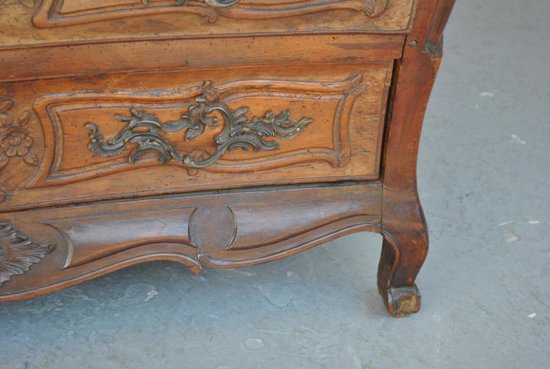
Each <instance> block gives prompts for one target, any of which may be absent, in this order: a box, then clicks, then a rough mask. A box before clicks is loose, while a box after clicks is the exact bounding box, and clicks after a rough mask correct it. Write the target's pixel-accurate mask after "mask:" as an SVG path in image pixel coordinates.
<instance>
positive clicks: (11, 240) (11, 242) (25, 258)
mask: <svg viewBox="0 0 550 369" xmlns="http://www.w3.org/2000/svg"><path fill="white" fill-rule="evenodd" d="M53 249H54V245H41V244H38V243H36V242H34V241H33V240H31V239H29V237H27V236H26V235H25V234H23V233H21V232H20V231H18V230H16V229H15V228H13V227H12V226H11V225H10V224H8V223H0V286H2V285H3V284H4V282H7V281H9V280H10V279H11V278H12V277H13V276H14V275H20V274H24V273H25V272H27V271H28V270H29V269H30V267H31V266H32V265H33V264H36V263H38V262H39V261H40V260H42V259H43V258H44V256H46V255H47V254H48V253H50V251H52V250H53Z"/></svg>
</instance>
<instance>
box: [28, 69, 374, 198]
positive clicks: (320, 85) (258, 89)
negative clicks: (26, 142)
mask: <svg viewBox="0 0 550 369" xmlns="http://www.w3.org/2000/svg"><path fill="white" fill-rule="evenodd" d="M363 79H364V76H363V74H362V73H356V74H353V75H350V76H349V77H348V78H346V79H344V80H341V81H333V82H303V81H287V80H245V81H232V82H227V83H223V84H219V85H214V86H213V88H215V90H216V91H217V93H219V96H220V97H219V100H220V101H230V100H235V99H237V98H243V97H249V96H255V97H257V96H266V97H269V96H273V95H274V94H285V93H291V94H292V98H296V96H299V97H303V98H311V97H312V96H314V97H315V98H316V99H317V100H319V99H320V98H319V97H320V95H321V96H323V97H322V98H321V99H320V100H323V98H325V99H331V100H335V99H337V100H338V106H337V109H336V112H335V116H334V125H333V132H332V133H333V143H334V148H333V149H332V150H329V149H326V148H315V147H310V148H307V149H301V150H295V151H293V152H286V153H284V154H274V155H272V156H270V157H269V158H266V157H264V158H252V159H248V160H244V161H243V160H241V161H239V162H235V161H229V160H223V159H220V160H219V161H217V162H216V163H214V164H212V165H210V166H208V167H207V168H204V169H203V170H205V171H210V172H219V173H224V172H225V173H227V172H243V171H253V170H256V169H257V168H258V165H260V164H261V166H262V168H263V169H266V170H268V169H274V168H279V167H283V166H288V165H293V164H299V163H304V162H311V161H326V162H328V163H329V164H330V165H331V166H333V167H340V166H344V165H346V164H347V163H348V162H349V160H350V158H351V144H350V138H349V122H350V118H351V114H352V110H353V105H354V103H355V100H356V99H357V98H358V97H359V96H360V95H361V93H363V92H364V91H365V89H366V86H365V84H364V83H363ZM202 94H204V90H203V87H202V86H196V87H193V88H188V89H184V90H183V92H181V91H178V92H177V93H162V94H158V93H155V94H152V93H151V91H144V93H143V95H136V94H135V93H131V92H114V93H102V92H83V93H71V94H50V95H46V96H42V97H39V98H37V99H36V101H35V104H34V110H35V113H36V114H37V116H38V118H39V120H40V124H41V125H42V128H43V131H44V142H45V147H44V158H43V160H42V162H41V164H40V167H39V169H38V172H37V174H36V175H35V177H34V178H32V179H31V181H30V182H29V183H28V184H27V185H26V188H38V187H47V186H56V185H63V184H68V183H74V182H80V181H84V180H87V179H91V178H96V177H100V176H106V175H110V174H115V173H117V172H120V171H123V170H127V169H128V168H129V165H132V166H133V167H135V168H142V167H145V166H155V165H159V162H158V161H157V160H142V161H140V162H139V165H135V164H128V162H127V159H126V158H114V159H113V160H112V161H109V162H106V163H101V164H97V165H91V166H88V167H87V168H86V169H85V170H83V169H82V168H79V169H76V170H66V171H61V170H60V167H61V165H62V162H63V137H64V136H63V126H62V123H61V122H60V121H59V116H58V114H57V112H58V111H60V110H62V109H63V108H66V107H68V106H87V107H90V106H93V107H96V106H109V105H112V106H117V107H121V103H124V104H125V105H124V106H126V107H128V108H132V106H133V105H138V106H140V107H147V105H152V106H156V105H155V104H157V105H158V104H161V103H162V104H166V103H171V104H172V105H173V106H175V107H176V108H178V109H179V107H181V106H182V104H183V105H188V102H189V100H190V99H193V98H196V97H198V96H200V95H202ZM283 97H284V95H283ZM129 102H131V104H130V103H129ZM87 104H88V105H87ZM90 104H91V105H90ZM98 104H99V105H98ZM85 123H87V122H83V129H85V127H84V124H85ZM82 149H83V150H88V148H87V147H86V146H85V145H83V147H82ZM171 165H178V163H172V164H171Z"/></svg>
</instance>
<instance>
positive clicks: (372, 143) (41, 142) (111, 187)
mask: <svg viewBox="0 0 550 369" xmlns="http://www.w3.org/2000/svg"><path fill="white" fill-rule="evenodd" d="M391 70H392V64H391V63H381V64H363V65H360V64H353V65H330V66H329V65H317V66H308V67H307V68H305V67H299V66H287V67H277V68H269V69H267V68H266V69H258V68H234V69H225V70H209V71H196V72H193V73H190V72H165V73H148V74H135V75H121V76H110V77H105V76H104V77H95V78H79V79H59V80H51V81H32V82H30V81H29V82H19V83H5V84H3V85H0V86H1V89H0V96H4V97H2V105H1V108H0V109H2V111H3V113H2V117H3V118H2V119H3V128H2V131H1V132H0V134H1V137H0V142H1V144H2V146H1V147H0V150H1V151H0V153H1V156H0V164H1V165H0V166H1V167H2V169H0V184H1V186H0V188H1V189H2V191H3V193H4V194H3V195H2V198H3V202H0V209H2V208H4V209H5V208H11V207H30V206H38V205H40V204H44V205H46V204H52V203H68V202H75V201H93V200H97V199H108V198H120V197H132V196H139V195H148V194H160V193H174V192H186V191H197V190H209V189H220V188H231V187H244V186H258V185H275V184H276V185H279V184H292V183H308V182H326V181H340V180H372V179H376V178H378V168H379V154H380V145H381V132H382V126H383V122H384V112H385V106H386V100H387V91H388V89H389V84H390V79H391Z"/></svg>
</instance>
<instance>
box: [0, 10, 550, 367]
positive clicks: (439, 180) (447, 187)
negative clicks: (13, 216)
mask: <svg viewBox="0 0 550 369" xmlns="http://www.w3.org/2000/svg"><path fill="white" fill-rule="evenodd" d="M549 20H550V2H548V0H524V1H515V0H484V1H478V0H460V1H458V4H457V6H456V10H455V13H454V15H453V17H452V19H451V22H450V24H449V27H448V32H447V36H446V59H445V61H444V63H443V65H442V68H441V74H440V78H439V79H438V82H437V85H436V88H435V90H434V95H433V99H432V101H431V105H430V109H429V113H428V116H427V120H426V125H425V131H424V136H423V139H422V152H421V156H420V168H419V180H420V190H421V197H422V199H423V202H424V208H425V210H426V214H427V218H428V221H429V224H430V230H431V245H432V247H431V254H430V256H429V259H428V262H427V263H426V265H425V267H424V269H423V272H422V274H421V275H420V277H419V279H418V285H419V287H420V289H421V291H422V293H423V298H424V306H423V310H422V312H421V313H420V314H419V315H416V316H413V317H411V318H407V319H392V318H390V317H388V316H387V315H386V313H385V310H384V308H383V306H382V304H381V302H380V300H379V298H378V296H377V293H376V289H375V283H376V282H375V274H376V264H377V260H378V255H379V250H380V245H381V239H380V238H379V237H378V236H376V235H370V234H358V235H353V236H349V237H345V238H342V239H339V240H337V241H334V242H331V243H330V244H327V245H325V246H322V247H319V248H316V249H314V250H312V251H309V252H306V253H304V254H301V255H298V256H296V257H294V258H290V259H287V260H284V261H281V262H278V263H273V264H268V265H263V266H258V267H254V268H248V269H243V270H239V271H209V272H207V273H206V274H205V275H203V276H200V277H196V276H193V275H191V274H189V273H188V272H187V271H186V270H185V269H184V268H182V267H179V266H177V265H173V264H170V263H153V264H148V265H141V266H138V267H134V268H131V269H128V270H124V271H121V272H118V273H115V274H112V275H110V276H107V277H105V278H101V279H98V280H95V281H92V282H88V283H85V284H84V285H81V286H79V287H75V288H71V289H68V290H65V291H62V292H60V293H57V294H53V295H50V296H45V297H41V298H37V299H34V300H28V301H23V302H17V303H5V304H0V368H2V369H3V368H6V369H19V368H21V369H22V368H26V369H34V368H37V369H48V368H55V369H75V368H81V369H85V368H94V369H95V368H101V369H110V368H129V369H138V368H144V369H172V368H174V369H176V368H177V369H181V368H206V369H210V368H214V369H226V368H238V369H248V368H258V369H259V368H263V369H268V368H285V369H286V368H288V369H300V368H303V369H306V368H330V369H335V368H337V369H356V368H357V369H358V368H437V369H440V368H454V369H460V368H498V369H503V368H518V369H528V368H537V369H545V368H549V367H550V289H549V287H548V285H549V282H550V237H549V235H550V232H549V230H548V224H549V222H550V170H549V168H550V156H549V155H548V149H549V146H550V145H549V142H550V67H549V64H550V54H549V49H550V48H549V46H550V41H549V40H550V21H549Z"/></svg>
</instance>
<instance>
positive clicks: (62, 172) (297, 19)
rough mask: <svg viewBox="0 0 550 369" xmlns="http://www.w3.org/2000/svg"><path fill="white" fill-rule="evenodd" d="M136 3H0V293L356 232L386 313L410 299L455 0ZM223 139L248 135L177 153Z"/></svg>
mask: <svg viewBox="0 0 550 369" xmlns="http://www.w3.org/2000/svg"><path fill="white" fill-rule="evenodd" d="M31 3H32V4H34V5H30V4H31ZM148 3H149V4H148V5H146V6H145V5H144V3H143V2H142V1H137V0H136V1H134V0H108V1H99V0H83V1H72V0H70V1H68V0H65V1H57V0H44V1H35V2H18V1H1V0H0V9H1V11H0V25H2V27H0V36H1V37H0V81H1V82H0V281H3V283H2V285H0V301H11V300H18V299H23V298H29V297H33V296H38V295H41V294H44V293H49V292H53V291H56V290H59V289H61V288H65V287H68V286H72V285H75V284H78V283H81V282H83V281H85V280H88V279H91V278H94V277H97V276H100V275H104V274H106V273H110V272H112V271H114V270H117V269H121V268H124V267H127V266H129V265H133V264H136V263H141V262H146V261H152V260H171V261H176V262H180V263H182V264H184V265H186V266H188V267H189V268H190V269H191V270H192V271H193V272H196V273H198V272H200V271H201V270H202V269H203V268H206V267H209V268H236V267H244V266H248V265H253V264H257V263H263V262H268V261H271V260H277V259H280V258H282V257H286V256H290V255H292V254H294V253H296V252H300V251H303V250H306V249H309V248H311V247H313V246H315V245H318V244H320V243H323V242H326V241H328V240H330V239H333V238H335V237H339V236H341V235H344V234H348V233H351V232H356V231H371V232H376V233H380V234H382V236H383V238H384V241H383V246H382V255H381V258H380V264H379V272H378V289H379V292H380V294H381V296H382V299H383V301H384V303H385V304H386V307H387V309H388V312H389V313H390V314H392V315H393V316H406V315H409V314H411V313H415V312H417V311H418V310H419V309H420V302H421V297H420V294H419V292H418V288H417V287H416V285H415V279H416V277H417V275H418V273H419V271H420V268H421V267H422V264H423V262H424V260H425V258H426V256H427V252H428V233H427V227H426V222H425V219H424V215H423V212H422V207H421V204H420V201H419V198H418V192H417V187H416V159H417V154H418V144H419V140H420V133H421V127H422V121H423V119H424V113H425V109H426V105H427V102H428V99H429V95H430V92H431V88H432V85H433V82H434V80H435V78H436V74H437V70H438V66H439V63H440V60H441V53H442V33H443V29H444V27H445V23H446V21H447V18H448V17H449V15H450V12H451V9H452V7H453V4H454V0H416V1H413V0H364V1H363V0H315V1H303V0H290V1H285V2H282V1H279V0H241V1H239V2H238V3H237V4H235V5H231V6H229V7H224V8H217V7H216V6H211V5H208V4H207V3H206V2H203V1H198V0H197V1H190V2H189V4H188V5H187V6H180V5H177V4H176V2H175V1H171V0H170V1H169V0H158V1H156V0H150V1H148ZM210 3H212V2H210ZM26 5H27V6H26ZM137 30H139V32H138V31H137ZM224 114H225V115H224ZM117 117H118V118H117ZM124 117H129V118H124ZM228 117H229V118H228ZM213 118H216V120H215V121H214V120H213ZM228 121H229V122H230V123H228ZM197 124H198V125H197ZM228 125H229V126H231V127H237V128H238V129H236V130H235V131H231V132H232V134H233V136H231V137H230V136H227V135H225V134H224V133H222V132H226V130H224V127H227V126H228ZM297 128H299V131H293V130H295V129H297ZM94 132H95V133H94ZM98 134H100V135H98ZM117 135H118V136H117ZM263 140H268V141H269V142H267V143H266V141H263ZM226 142H230V143H231V144H235V145H236V146H239V147H248V148H256V149H257V151H254V150H249V151H242V150H239V149H236V150H225V149H224V151H223V152H221V154H220V155H217V156H216V157H215V160H211V161H208V162H207V165H190V164H189V163H192V162H193V161H189V159H187V161H186V160H185V159H184V158H185V157H186V155H187V154H189V155H191V156H192V158H194V159H196V162H199V163H202V162H204V160H206V159H205V158H208V157H209V156H212V155H214V153H216V152H219V150H220V147H221V146H220V145H223V144H224V143H226ZM136 152H137V153H138V154H140V153H143V152H145V155H144V156H143V157H141V156H140V155H136V157H137V159H136V158H134V157H133V156H132V153H136ZM159 158H160V159H163V160H164V161H165V162H164V163H163V162H160V161H159V160H158V159H159ZM134 159H136V160H134ZM68 205H70V206H68Z"/></svg>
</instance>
